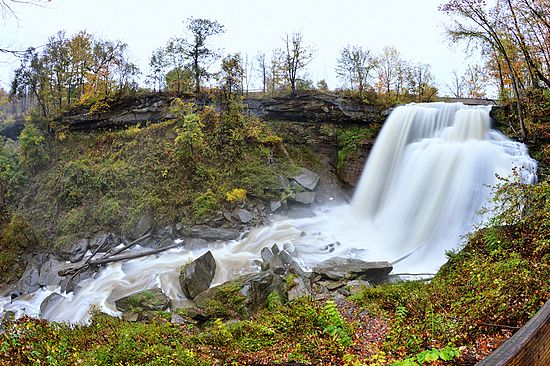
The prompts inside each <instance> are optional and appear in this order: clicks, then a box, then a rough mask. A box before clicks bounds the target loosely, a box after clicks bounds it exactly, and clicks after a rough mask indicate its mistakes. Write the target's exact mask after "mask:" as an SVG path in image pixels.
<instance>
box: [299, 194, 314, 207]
mask: <svg viewBox="0 0 550 366" xmlns="http://www.w3.org/2000/svg"><path fill="white" fill-rule="evenodd" d="M294 201H296V202H298V203H301V204H304V205H310V204H312V203H313V202H315V193H314V192H300V193H296V195H295V196H294Z"/></svg>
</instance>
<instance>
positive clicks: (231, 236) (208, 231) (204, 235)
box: [181, 226, 240, 240]
mask: <svg viewBox="0 0 550 366" xmlns="http://www.w3.org/2000/svg"><path fill="white" fill-rule="evenodd" d="M181 231H182V233H183V234H184V235H185V236H189V237H191V238H201V239H205V240H235V239H237V238H238V237H239V235H240V233H239V232H238V231H237V230H233V229H223V228H213V227H208V226H193V227H190V228H184V229H182V230H181Z"/></svg>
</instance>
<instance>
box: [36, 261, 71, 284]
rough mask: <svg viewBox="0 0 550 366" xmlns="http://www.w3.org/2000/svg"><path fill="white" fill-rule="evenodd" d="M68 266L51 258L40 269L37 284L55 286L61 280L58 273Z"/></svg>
mask: <svg viewBox="0 0 550 366" xmlns="http://www.w3.org/2000/svg"><path fill="white" fill-rule="evenodd" d="M67 267H68V265H67V264H66V263H64V262H60V261H58V260H55V259H53V258H50V259H49V260H48V261H47V262H46V263H44V264H43V265H42V266H41V267H40V271H39V277H38V284H39V285H40V286H57V285H59V284H60V283H61V281H62V280H63V277H61V276H59V274H58V272H59V271H61V270H62V269H65V268H67Z"/></svg>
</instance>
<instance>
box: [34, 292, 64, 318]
mask: <svg viewBox="0 0 550 366" xmlns="http://www.w3.org/2000/svg"><path fill="white" fill-rule="evenodd" d="M63 299H64V297H63V296H61V295H60V294H58V293H56V292H53V293H51V294H50V295H48V297H46V298H45V299H44V300H43V301H42V303H41V304H40V316H41V317H42V318H44V317H46V316H47V315H48V313H47V311H48V308H49V307H50V306H54V305H55V304H57V303H58V302H59V301H62V300H63ZM52 315H53V314H52Z"/></svg>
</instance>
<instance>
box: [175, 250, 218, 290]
mask: <svg viewBox="0 0 550 366" xmlns="http://www.w3.org/2000/svg"><path fill="white" fill-rule="evenodd" d="M215 273H216V260H215V259H214V256H213V255H212V252H211V251H208V252H206V253H205V254H203V255H202V256H200V257H199V258H197V259H195V260H194V261H193V262H191V263H189V264H187V265H185V266H183V268H182V269H181V272H180V276H179V283H180V287H181V290H182V291H183V294H184V295H185V296H186V297H187V298H189V299H194V298H195V297H196V296H197V295H198V294H200V293H201V292H203V291H204V290H206V289H207V288H209V287H210V284H211V283H212V280H213V279H214V274H215Z"/></svg>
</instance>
